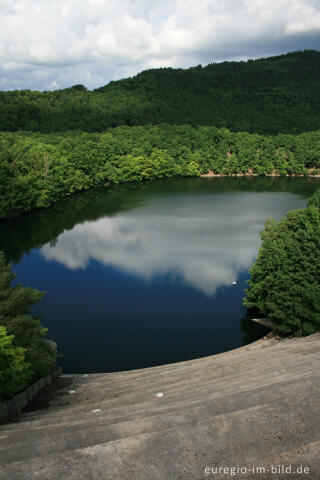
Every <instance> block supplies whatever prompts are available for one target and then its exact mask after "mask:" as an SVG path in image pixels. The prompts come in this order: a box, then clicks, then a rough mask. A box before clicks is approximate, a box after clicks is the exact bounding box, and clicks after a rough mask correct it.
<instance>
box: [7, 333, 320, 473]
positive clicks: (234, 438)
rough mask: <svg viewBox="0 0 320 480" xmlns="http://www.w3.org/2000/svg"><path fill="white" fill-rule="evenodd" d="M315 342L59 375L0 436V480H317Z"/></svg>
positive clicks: (318, 349) (319, 379)
mask: <svg viewBox="0 0 320 480" xmlns="http://www.w3.org/2000/svg"><path fill="white" fill-rule="evenodd" d="M319 367H320V334H314V335H311V336H309V337H304V338H288V339H284V340H280V341H279V340H277V339H276V338H271V339H262V340H260V341H258V342H255V343H253V344H251V345H248V346H246V347H242V348H240V349H237V350H232V351H229V352H226V353H222V354H219V355H215V356H210V357H204V358H201V359H197V360H192V361H186V362H181V363H176V364H169V365H164V366H159V367H153V368H147V369H142V370H133V371H127V372H118V373H107V374H90V375H83V374H81V375H63V376H62V377H61V378H60V380H59V381H60V388H59V389H58V390H57V392H56V394H55V395H54V396H53V397H52V398H51V400H50V401H49V406H46V408H40V409H38V410H34V411H31V412H28V413H23V414H21V415H20V416H18V417H17V418H16V419H15V421H14V422H13V423H8V424H6V425H3V426H1V427H0V478H1V480H2V479H3V480H18V479H21V480H22V479H23V480H31V479H41V480H57V479H59V480H63V479H66V480H67V479H68V480H89V479H93V480H100V479H101V480H104V479H105V480H129V479H130V480H200V479H201V480H202V479H206V478H211V479H213V478H214V479H223V478H224V479H225V478H245V479H260V478H261V479H273V480H274V479H281V478H292V479H302V478H306V479H310V480H317V479H319V478H320V455H319V452H320V428H319V427H320V420H319V407H320V373H319V372H320V368H319Z"/></svg>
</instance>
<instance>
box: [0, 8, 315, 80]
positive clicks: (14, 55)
mask: <svg viewBox="0 0 320 480" xmlns="http://www.w3.org/2000/svg"><path fill="white" fill-rule="evenodd" d="M319 32H320V4H319V2H318V0H198V1H197V2H195V1H194V0H175V1H173V0H1V4H0V72H1V80H0V88H5V89H8V88H17V87H29V88H30V87H33V88H36V87H38V88H41V89H43V88H49V87H50V86H51V85H53V83H54V82H56V83H57V84H58V85H59V86H61V87H64V86H68V85H71V84H75V83H80V82H82V83H85V84H86V85H87V86H88V87H95V86H99V85H101V84H105V83H107V82H108V81H110V80H112V79H114V78H119V77H123V76H126V75H128V74H135V73H138V71H140V70H141V69H145V68H148V67H156V66H165V65H168V66H177V67H186V66H190V65H192V64H197V63H208V62H211V61H217V60H221V59H236V58H248V57H257V56H262V55H266V54H272V53H280V52H282V51H286V50H288V49H291V50H292V49H297V48H306V47H313V48H314V47H315V46H316V42H317V38H316V35H317V34H319ZM39 72H41V73H40V74H39ZM88 74H90V76H88Z"/></svg>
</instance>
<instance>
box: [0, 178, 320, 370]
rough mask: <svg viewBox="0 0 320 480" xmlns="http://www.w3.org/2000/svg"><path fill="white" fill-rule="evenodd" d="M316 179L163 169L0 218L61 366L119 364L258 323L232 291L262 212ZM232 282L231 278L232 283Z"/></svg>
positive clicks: (282, 205)
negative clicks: (40, 293) (177, 174)
mask: <svg viewBox="0 0 320 480" xmlns="http://www.w3.org/2000/svg"><path fill="white" fill-rule="evenodd" d="M319 186H320V183H319V179H312V178H286V177H284V178H282V177H281V178H278V177H272V178H271V177H247V178H245V177H231V178H188V179H169V180H163V181H162V180H161V181H155V182H152V183H142V184H132V185H125V186H123V185H122V186H115V187H111V188H106V189H98V190H93V191H89V192H85V193H81V194H77V195H75V196H73V197H70V198H68V199H66V200H64V201H61V202H59V203H57V204H56V205H54V206H53V207H51V208H48V209H45V210H39V211H36V212H33V213H30V214H25V215H22V216H20V217H17V218H15V219H10V220H6V221H2V222H1V223H0V250H3V251H4V252H5V254H6V256H7V258H8V259H9V260H10V261H11V262H12V264H13V270H14V272H16V273H17V274H18V279H17V280H18V283H21V284H22V285H25V286H32V287H35V288H38V289H39V290H45V291H46V292H47V294H46V296H45V297H44V299H43V300H41V302H40V303H39V304H38V305H37V306H36V307H35V308H34V314H41V315H43V321H42V323H43V325H44V326H45V327H47V328H48V329H49V333H48V338H50V339H53V340H55V341H56V342H57V343H58V348H59V351H60V352H61V353H62V354H63V358H62V359H61V360H60V363H61V365H62V366H63V369H64V372H65V373H92V372H111V371H119V370H129V369H135V368H142V367H148V366H153V365H160V364H165V363H169V362H177V361H182V360H188V359H192V358H197V357H201V356H205V355H211V354H215V353H219V352H223V351H226V350H230V349H233V348H236V347H239V346H241V345H244V344H246V343H249V342H251V341H254V340H256V339H258V338H260V337H261V336H262V335H263V334H264V333H265V332H266V330H265V329H264V328H263V327H261V326H259V325H255V324H253V323H252V322H250V320H248V318H246V316H245V314H246V309H245V308H244V307H243V306H242V302H241V299H242V298H243V296H244V289H245V288H246V285H247V280H248V278H249V274H248V269H249V268H250V265H251V264H252V262H253V261H254V259H255V257H256V255H257V252H258V249H259V245H260V237H259V232H260V231H261V230H262V229H263V226H264V223H265V221H266V219H267V218H268V217H274V218H275V219H280V218H281V217H282V216H283V215H285V214H286V213H287V212H288V211H289V210H292V209H295V208H302V207H304V206H305V205H306V198H307V197H309V196H310V195H311V194H312V193H313V192H314V191H315V190H316V189H317V188H318V187H319ZM233 282H236V285H233Z"/></svg>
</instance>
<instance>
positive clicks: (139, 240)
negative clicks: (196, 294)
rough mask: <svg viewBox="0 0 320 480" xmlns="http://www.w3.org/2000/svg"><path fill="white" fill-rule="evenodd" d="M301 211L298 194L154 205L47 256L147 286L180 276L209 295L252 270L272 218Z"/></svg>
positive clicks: (66, 239) (76, 232)
mask: <svg viewBox="0 0 320 480" xmlns="http://www.w3.org/2000/svg"><path fill="white" fill-rule="evenodd" d="M298 207H301V198H299V196H296V195H293V194H290V193H278V194H274V193H269V192H264V193H253V192H235V193H233V194H230V193H228V194H221V195H215V196H212V195H211V196H210V195H198V196H197V198H196V201H195V198H194V197H192V196H191V197H190V196H188V195H180V196H174V195H173V196H170V195H166V196H165V197H164V198H161V197H156V198H151V199H147V200H146V202H145V203H144V204H142V205H141V206H140V207H138V208H136V209H134V210H130V211H128V212H125V213H123V212H122V213H121V214H119V215H116V216H114V217H104V218H100V219H99V220H96V221H89V222H84V223H83V224H80V225H76V226H75V227H74V228H73V229H72V230H71V231H68V232H65V233H63V234H62V235H60V237H59V238H58V241H57V243H56V244H55V246H54V247H52V246H50V245H48V244H47V245H45V246H44V247H42V249H41V253H42V255H43V256H44V258H45V259H46V260H47V261H56V262H59V263H61V264H63V265H64V266H65V267H67V268H69V269H72V270H75V269H85V268H86V267H87V266H88V264H89V262H90V260H91V259H94V260H96V261H98V262H101V263H102V264H103V265H106V266H113V267H115V268H117V269H121V270H122V271H124V272H126V273H130V274H133V275H136V276H137V277H140V278H142V279H145V280H146V281H150V280H152V278H154V277H155V276H158V275H168V274H169V275H170V278H171V281H174V279H175V277H176V276H179V277H180V278H181V279H183V281H184V282H185V284H187V285H189V286H192V287H193V288H196V289H198V290H199V291H201V292H202V293H204V294H206V295H213V294H214V293H215V292H216V290H217V288H218V287H221V286H224V285H231V284H232V282H233V281H236V280H237V278H238V275H239V274H240V273H241V272H242V271H244V270H247V269H248V268H249V266H250V264H251V263H252V261H253V259H254V258H255V256H256V253H257V249H258V246H259V243H260V239H259V231H260V230H261V229H262V228H263V224H264V221H265V219H266V218H268V217H270V216H273V217H276V218H280V217H281V216H282V215H284V214H285V213H286V212H287V211H288V210H290V209H291V208H298Z"/></svg>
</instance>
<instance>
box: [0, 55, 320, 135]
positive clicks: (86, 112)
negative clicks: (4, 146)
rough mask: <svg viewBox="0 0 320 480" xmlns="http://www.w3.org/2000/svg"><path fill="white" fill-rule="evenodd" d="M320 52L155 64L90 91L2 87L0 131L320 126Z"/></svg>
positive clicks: (266, 130)
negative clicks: (164, 125)
mask: <svg viewBox="0 0 320 480" xmlns="http://www.w3.org/2000/svg"><path fill="white" fill-rule="evenodd" d="M319 85H320V52H319V51H315V50H305V51H301V52H293V53H288V54H287V55H281V56H277V57H271V58H265V59H260V60H254V61H253V60H249V61H247V62H223V63H219V64H210V65H208V66H206V67H201V66H200V65H199V66H197V67H193V68H189V69H187V70H183V69H172V68H161V69H153V70H147V71H144V72H142V73H140V74H138V75H137V76H136V77H133V78H128V79H124V80H120V81H116V82H111V83H109V84H108V85H106V86H104V87H102V88H99V89H96V90H93V91H89V90H87V89H86V88H85V87H84V86H82V85H75V86H73V87H71V88H68V89H64V90H56V91H53V92H36V91H30V90H22V91H10V92H0V130H7V131H15V130H33V131H41V132H59V131H65V130H75V129H77V130H84V131H88V132H94V131H103V130H105V129H106V128H108V127H115V126H118V125H129V126H132V125H146V124H159V123H169V124H191V125H214V126H215V127H218V128H220V127H227V128H228V129H230V130H233V131H247V132H251V133H260V134H277V133H293V134H295V133H300V132H304V131H312V130H313V131H314V130H319V129H320V88H319Z"/></svg>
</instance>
